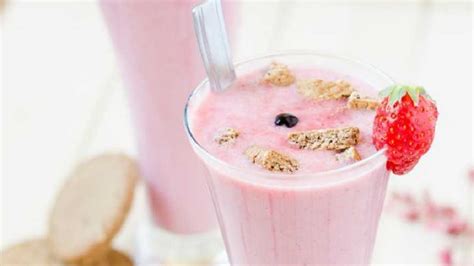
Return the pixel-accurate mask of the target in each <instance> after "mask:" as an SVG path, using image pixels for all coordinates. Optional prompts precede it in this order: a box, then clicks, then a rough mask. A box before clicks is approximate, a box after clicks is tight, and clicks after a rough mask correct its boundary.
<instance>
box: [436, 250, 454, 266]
mask: <svg viewBox="0 0 474 266" xmlns="http://www.w3.org/2000/svg"><path fill="white" fill-rule="evenodd" d="M439 259H440V262H441V265H442V266H453V254H452V252H451V250H450V249H443V250H441V251H440V252H439Z"/></svg>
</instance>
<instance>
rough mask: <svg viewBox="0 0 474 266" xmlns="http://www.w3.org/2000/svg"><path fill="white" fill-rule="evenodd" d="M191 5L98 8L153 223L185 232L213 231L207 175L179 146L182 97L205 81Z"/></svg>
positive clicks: (107, 4)
mask: <svg viewBox="0 0 474 266" xmlns="http://www.w3.org/2000/svg"><path fill="white" fill-rule="evenodd" d="M197 2H198V1H190V0H188V1H184V0H176V1H164V0H146V1H131V0H125V1H120V0H119V1H107V0H102V2H101V6H102V9H103V12H104V16H105V19H106V22H107V24H108V26H109V30H110V33H111V37H112V40H113V42H114V45H115V48H116V51H117V55H118V59H119V62H120V66H121V70H122V74H123V78H124V81H125V84H126V87H127V89H128V95H129V99H130V101H129V102H130V106H131V111H132V117H133V123H134V126H135V133H136V139H137V145H138V156H139V158H138V159H139V163H140V166H141V171H142V174H143V176H144V177H145V181H146V185H147V188H148V191H149V193H148V194H149V199H150V205H151V208H152V213H153V217H154V220H155V222H156V223H157V224H158V225H159V226H160V227H162V228H164V229H167V230H169V231H172V232H175V233H184V234H189V233H197V232H204V231H207V230H209V229H212V228H215V226H216V220H215V215H214V211H213V209H212V203H211V200H210V197H209V192H208V189H207V187H206V184H205V179H204V177H205V175H207V174H208V173H207V170H206V169H205V168H204V167H203V165H202V164H201V162H199V160H198V159H197V158H196V157H195V155H194V154H193V152H192V150H191V147H189V144H188V143H187V142H186V137H185V134H184V132H183V122H182V121H183V119H182V117H183V110H182V107H183V105H184V104H185V102H186V99H187V96H188V95H189V93H190V91H191V90H192V88H193V87H195V86H196V85H197V83H198V81H199V80H201V79H202V78H203V77H204V76H205V74H204V69H203V67H202V64H201V60H200V56H199V54H198V48H197V45H196V40H195V35H194V29H193V24H192V15H191V10H192V7H193V6H194V5H195V4H196V3H197ZM225 8H227V9H229V6H228V5H227V6H225ZM226 11H230V10H226ZM227 14H228V15H229V14H230V12H227Z"/></svg>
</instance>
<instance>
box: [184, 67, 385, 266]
mask: <svg viewBox="0 0 474 266" xmlns="http://www.w3.org/2000/svg"><path fill="white" fill-rule="evenodd" d="M283 63H284V62H283ZM290 68H291V66H290ZM292 70H293V71H294V72H295V74H296V77H297V79H300V78H318V79H324V80H337V79H343V80H346V81H348V82H350V83H351V84H352V85H353V86H354V87H356V89H357V90H358V91H359V92H360V93H361V94H362V95H367V96H375V95H376V90H375V89H374V88H372V87H370V86H369V85H367V84H366V83H364V82H362V81H361V80H358V79H355V78H353V77H350V76H347V75H343V74H339V73H336V72H332V71H326V70H323V69H305V68H301V69H298V68H292ZM263 73H264V70H263V69H262V70H261V71H256V72H252V73H250V74H248V75H244V76H241V77H240V78H239V80H238V81H237V82H236V83H234V85H233V86H232V87H231V88H229V89H228V90H227V91H225V92H223V93H213V92H209V91H207V92H203V95H202V98H201V100H200V101H198V102H195V103H191V104H190V107H189V108H190V109H189V110H190V122H191V132H192V133H193V135H194V137H195V139H196V140H197V142H198V143H199V144H200V145H201V146H202V147H203V148H204V149H206V150H207V151H208V152H209V153H210V154H212V155H213V156H215V157H217V158H218V159H220V160H222V161H224V162H226V163H228V164H230V165H232V166H234V167H237V168H239V169H245V171H253V173H254V174H248V173H244V172H245V171H244V170H241V171H239V170H235V169H234V170H229V169H226V168H227V167H225V166H224V167H222V165H221V166H216V164H215V162H212V161H210V160H208V159H206V158H205V159H204V161H206V163H207V164H208V166H209V168H210V170H211V178H210V185H211V189H212V193H213V197H214V201H215V203H216V208H217V212H218V216H219V220H220V225H221V231H222V233H223V235H224V238H225V241H226V245H227V252H228V255H229V257H230V260H231V262H232V263H233V265H348V264H349V265H367V264H369V262H370V257H371V253H372V249H373V244H374V240H375V235H376V229H377V223H378V219H379V216H380V213H381V209H382V203H383V199H384V196H385V188H386V185H387V181H388V172H387V170H386V169H385V159H384V157H383V156H380V159H378V160H374V161H373V162H372V163H369V164H367V165H366V166H365V167H363V169H362V168H357V169H353V170H348V171H347V172H340V173H339V174H328V175H323V176H319V177H311V176H310V177H306V178H309V179H311V180H310V181H304V180H303V181H302V180H301V179H300V180H298V181H294V180H292V176H291V174H290V175H284V176H281V177H276V179H277V180H274V179H271V178H270V177H268V176H266V175H268V173H270V172H268V170H266V169H263V168H261V167H259V166H257V165H254V164H253V163H251V162H250V160H249V159H248V158H247V157H246V156H245V155H244V150H245V149H246V148H247V147H249V146H251V145H254V144H257V145H261V146H266V147H270V148H272V149H274V150H277V151H280V152H284V153H286V154H288V155H290V156H292V157H293V158H295V159H296V160H298V161H299V164H300V168H299V169H298V171H297V174H314V173H318V172H323V171H327V170H334V169H337V168H340V167H343V166H346V165H347V164H348V163H347V162H341V161H337V160H336V158H335V152H334V151H310V150H300V149H297V148H295V147H294V146H291V145H289V144H288V141H287V137H286V136H287V134H288V133H289V132H292V131H302V130H312V129H323V128H334V127H343V126H357V127H359V129H360V131H361V139H360V143H359V144H358V145H357V146H356V148H357V149H358V151H359V152H360V154H361V156H362V158H367V157H369V156H371V155H373V154H374V153H375V148H374V147H373V145H372V143H371V138H370V134H371V130H372V123H373V119H374V116H375V113H374V111H366V110H349V109H347V108H345V105H346V101H347V100H328V101H313V100H307V99H304V98H302V96H301V95H299V94H298V93H297V91H296V86H295V85H294V84H293V85H291V86H289V87H284V88H278V87H273V86H271V85H262V84H261V83H260V82H259V81H260V80H261V78H262V75H263ZM279 113H291V114H293V115H295V116H297V117H298V118H299V123H298V124H297V125H296V126H295V127H293V128H286V127H276V126H275V125H274V120H275V116H276V115H277V114H279ZM225 127H232V128H234V129H236V130H238V131H239V132H240V136H239V137H238V138H237V140H236V142H235V144H233V145H229V146H226V147H222V146H219V145H218V144H217V143H216V142H215V140H214V137H215V134H216V132H217V131H218V130H219V129H221V128H225ZM198 153H199V152H198ZM201 156H202V154H201ZM248 175H251V178H248ZM285 179H286V180H285Z"/></svg>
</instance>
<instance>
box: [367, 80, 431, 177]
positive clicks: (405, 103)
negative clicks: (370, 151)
mask: <svg viewBox="0 0 474 266" xmlns="http://www.w3.org/2000/svg"><path fill="white" fill-rule="evenodd" d="M380 96H381V97H383V100H382V103H381V104H380V106H379V107H378V108H377V113H376V116H375V120H374V127H373V134H372V138H373V142H374V145H375V148H376V149H377V150H380V149H382V148H384V147H386V148H387V153H386V155H387V158H388V160H387V169H388V170H391V171H392V172H393V173H394V174H397V175H403V174H406V173H408V172H409V171H410V170H412V169H413V167H414V166H415V165H416V164H417V163H418V161H419V160H420V158H421V156H422V155H424V154H425V153H426V152H427V151H428V150H429V149H430V147H431V143H432V142H433V138H434V134H435V127H436V120H437V119H438V110H437V108H436V104H435V102H434V101H433V100H432V99H431V97H430V96H429V95H428V94H427V93H426V91H425V89H424V88H423V87H418V86H405V85H393V86H390V87H388V88H387V89H385V90H383V91H381V92H380Z"/></svg>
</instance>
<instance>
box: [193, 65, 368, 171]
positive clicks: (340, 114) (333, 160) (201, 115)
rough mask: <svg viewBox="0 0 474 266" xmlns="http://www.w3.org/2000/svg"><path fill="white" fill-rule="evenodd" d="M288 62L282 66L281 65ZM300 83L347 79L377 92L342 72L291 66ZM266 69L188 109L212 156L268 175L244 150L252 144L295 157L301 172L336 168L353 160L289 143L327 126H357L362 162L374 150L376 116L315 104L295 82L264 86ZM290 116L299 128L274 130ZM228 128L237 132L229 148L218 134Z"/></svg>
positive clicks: (342, 102)
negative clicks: (294, 135) (299, 133)
mask: <svg viewBox="0 0 474 266" xmlns="http://www.w3.org/2000/svg"><path fill="white" fill-rule="evenodd" d="M283 63H284V62H283ZM289 68H290V70H291V71H292V73H293V74H294V75H295V77H296V80H303V79H321V80H325V81H336V80H344V81H346V82H349V83H350V84H351V85H352V86H353V88H354V89H355V90H356V91H357V92H358V93H359V94H360V95H363V96H368V97H376V95H377V90H376V89H374V88H373V87H371V86H370V85H368V84H366V83H364V82H363V81H361V80H359V79H356V78H354V77H351V76H348V75H345V74H343V73H337V72H333V71H330V70H327V69H319V68H301V67H294V66H289ZM266 70H267V69H261V70H259V71H254V72H252V73H248V74H245V75H242V76H240V77H239V78H238V79H237V80H236V82H235V83H234V84H233V85H232V86H231V87H230V88H228V89H227V90H225V91H224V92H212V91H210V90H209V91H206V92H204V93H205V95H203V99H202V100H201V101H199V102H198V103H194V106H190V108H191V109H192V110H193V111H192V112H191V115H190V118H191V127H192V128H191V131H192V132H193V135H194V137H195V138H196V140H197V142H198V143H199V144H200V145H201V146H203V147H204V149H206V150H207V151H208V152H209V153H211V154H212V155H213V156H215V157H217V158H218V159H220V160H222V161H225V162H227V163H229V164H231V165H234V166H238V167H243V168H246V169H253V170H257V171H263V172H268V170H266V169H263V168H261V167H259V166H258V165H255V164H253V163H252V162H251V161H250V160H249V159H248V158H247V157H246V156H245V154H244V153H245V150H246V149H247V148H249V147H250V146H252V145H259V146H264V147H268V148H270V149H272V150H275V151H278V152H281V153H284V154H286V155H289V156H290V157H292V158H294V159H296V160H297V161H298V163H299V169H298V170H297V171H296V173H298V174H303V173H315V172H321V171H327V170H331V169H337V168H339V167H342V166H345V165H347V164H350V163H352V162H350V161H346V160H338V159H337V156H336V154H337V152H335V151H330V150H316V151H315V150H304V149H299V148H298V147H296V146H294V145H291V144H290V143H289V142H288V134H289V133H291V132H295V131H307V130H317V129H328V128H341V127H358V128H359V130H360V139H359V143H358V144H357V145H356V149H357V151H358V152H359V154H360V156H361V158H362V159H364V158H367V157H368V156H370V155H372V154H373V153H375V152H376V150H375V147H374V146H373V144H372V140H371V134H372V123H373V119H374V116H375V112H374V111H371V110H364V109H349V108H347V101H348V99H347V98H342V99H337V100H335V99H331V100H314V99H308V98H305V97H303V96H302V95H301V94H300V93H298V92H297V88H296V87H297V86H296V82H293V83H292V84H291V85H289V86H282V87H279V86H275V85H272V84H268V83H264V82H262V78H263V76H264V73H265V72H266ZM280 113H290V114H292V115H294V116H296V117H297V118H298V119H299V122H298V124H297V125H296V126H294V127H292V128H287V127H285V126H276V125H275V124H274V122H275V117H276V116H277V115H278V114H280ZM225 128H233V129H235V130H237V131H238V132H239V136H238V138H237V139H235V140H234V141H232V143H230V144H229V145H220V144H219V143H218V142H216V141H215V138H216V134H217V133H218V132H219V131H222V130H223V129H225Z"/></svg>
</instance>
